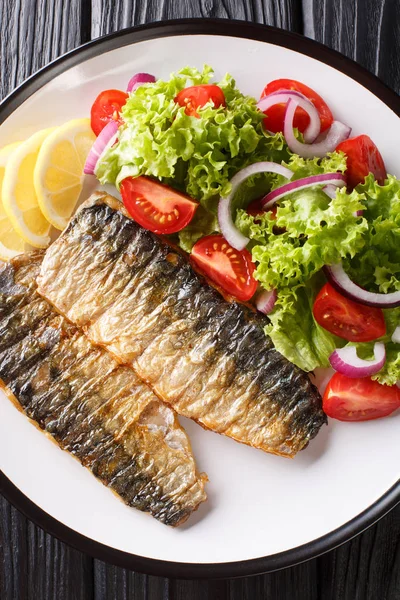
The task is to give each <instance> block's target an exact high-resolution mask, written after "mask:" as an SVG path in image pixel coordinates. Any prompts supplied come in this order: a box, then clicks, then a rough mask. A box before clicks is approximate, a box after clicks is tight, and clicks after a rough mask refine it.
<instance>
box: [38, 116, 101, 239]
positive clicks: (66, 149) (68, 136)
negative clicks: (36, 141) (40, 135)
mask: <svg viewBox="0 0 400 600" xmlns="http://www.w3.org/2000/svg"><path fill="white" fill-rule="evenodd" d="M95 139H96V136H95V135H94V133H93V131H92V129H91V127H90V119H75V120H73V121H69V122H68V123H65V125H62V126H61V127H58V128H57V129H56V130H55V131H54V132H53V133H52V134H51V135H49V136H48V138H47V139H46V140H45V141H44V142H43V144H42V147H41V149H40V152H39V156H38V159H37V162H36V167H35V174H34V183H35V190H36V194H37V198H38V202H39V206H40V208H41V211H42V213H43V215H44V216H45V217H46V219H47V220H48V221H49V223H51V224H52V225H53V226H54V227H55V228H56V229H60V230H62V229H65V227H66V226H67V225H68V221H69V219H70V217H71V215H72V213H73V211H74V208H75V206H76V204H77V202H78V199H79V196H80V194H81V191H82V186H83V180H84V173H83V167H84V165H85V161H86V158H87V155H88V154H89V151H90V149H91V147H92V145H93V144H94V142H95Z"/></svg>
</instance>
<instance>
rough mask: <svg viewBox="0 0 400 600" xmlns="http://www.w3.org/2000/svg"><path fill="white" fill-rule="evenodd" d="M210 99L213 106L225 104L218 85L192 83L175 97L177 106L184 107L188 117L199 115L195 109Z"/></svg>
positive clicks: (222, 93)
mask: <svg viewBox="0 0 400 600" xmlns="http://www.w3.org/2000/svg"><path fill="white" fill-rule="evenodd" d="M210 100H212V102H213V103H214V108H218V107H219V106H226V102H225V96H224V92H223V91H222V90H221V88H220V87H218V85H211V84H207V85H193V86H192V87H187V88H185V89H184V90H181V91H180V92H179V94H178V95H177V97H176V98H175V102H177V103H178V104H179V106H185V107H186V108H185V113H186V114H187V115H189V117H199V116H200V115H199V113H198V112H197V109H198V108H201V107H202V106H205V105H206V104H207V102H209V101H210Z"/></svg>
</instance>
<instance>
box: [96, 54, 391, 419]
mask: <svg viewBox="0 0 400 600" xmlns="http://www.w3.org/2000/svg"><path fill="white" fill-rule="evenodd" d="M212 77H213V69H212V68H211V67H209V66H205V67H204V68H203V70H202V71H198V70H197V69H195V68H189V67H185V68H183V69H181V70H180V71H178V72H177V73H174V74H172V75H171V77H170V79H169V80H168V81H164V80H161V79H160V80H156V79H155V77H153V76H150V75H148V74H138V75H136V76H135V77H133V78H132V80H131V82H130V86H129V92H128V93H127V94H125V96H126V97H125V99H123V100H121V99H120V100H119V105H118V103H117V104H116V101H115V102H114V103H113V102H112V98H111V96H112V94H111V96H110V97H109V98H108V99H107V102H108V103H109V113H110V117H109V119H108V120H105V121H104V119H103V121H104V123H102V124H99V123H100V121H99V118H100V117H99V114H100V112H99V110H98V109H99V106H98V105H97V106H96V102H97V103H99V98H100V97H99V98H98V99H97V100H96V102H95V103H94V105H93V108H92V127H93V129H94V131H95V132H96V133H99V138H98V139H100V136H102V135H103V148H102V152H97V157H95V158H96V160H94V162H93V165H92V172H94V173H95V174H96V176H97V177H98V179H99V180H100V182H101V183H103V184H105V183H111V184H114V185H115V186H116V187H117V188H118V189H119V190H120V191H121V195H122V199H123V201H124V204H125V206H126V208H127V210H128V211H129V212H130V213H131V215H132V217H133V218H134V219H135V220H137V221H138V222H139V223H140V224H141V225H142V226H144V227H147V228H148V229H150V230H151V231H154V232H155V233H157V234H163V235H168V236H170V239H171V240H172V241H173V242H174V243H175V244H178V245H179V246H180V247H181V248H182V250H184V251H185V252H187V253H191V254H192V259H193V260H194V261H195V262H196V264H197V265H198V266H199V268H200V269H202V270H203V272H204V273H205V275H206V276H208V278H209V279H210V280H212V281H213V282H214V284H215V285H216V286H218V287H219V289H220V290H221V292H222V293H223V294H224V295H226V297H227V298H229V299H232V298H236V299H237V300H239V301H241V302H245V303H251V304H252V305H253V306H254V307H255V308H256V309H258V310H260V311H261V312H263V313H264V314H267V315H268V316H267V317H266V318H265V321H264V325H263V327H264V331H265V334H266V335H268V336H270V337H271V339H272V341H273V343H274V345H275V347H276V349H277V350H278V351H279V352H280V353H282V354H283V355H284V356H285V357H286V358H287V359H288V360H289V361H291V362H292V363H294V364H296V365H297V366H298V367H300V368H301V369H303V370H305V371H313V370H314V369H316V368H317V367H329V366H333V367H334V369H335V371H336V372H337V373H336V375H335V376H334V377H333V378H332V385H331V386H330V387H329V386H328V391H327V392H326V400H325V398H324V409H325V410H326V412H327V414H331V416H334V417H336V418H340V419H342V420H364V419H368V418H376V417H377V416H383V415H384V414H388V413H389V412H392V410H394V409H395V408H397V407H398V406H399V405H400V392H399V390H398V388H397V387H396V383H397V382H398V380H400V353H399V351H400V343H399V342H400V335H399V331H400V329H399V325H400V182H399V181H398V180H397V179H396V177H394V176H391V175H387V173H386V169H385V165H384V162H383V159H382V157H381V155H380V153H379V150H378V148H377V147H376V146H375V144H374V143H373V142H372V140H371V139H370V138H369V137H368V136H367V135H359V136H356V137H351V130H350V127H348V126H347V125H346V124H343V123H340V122H338V121H336V120H335V119H334V116H333V114H332V112H331V110H330V108H329V106H328V105H327V104H326V102H325V101H324V100H323V99H322V98H321V97H320V96H319V95H318V94H317V93H316V92H315V91H314V90H312V89H311V88H309V87H308V86H306V85H305V84H303V83H300V82H297V81H295V80H289V79H281V80H276V81H273V82H270V83H269V84H268V85H266V86H265V88H264V90H263V91H262V95H261V99H260V100H259V101H257V100H256V99H254V98H252V97H250V96H246V95H244V94H243V93H242V92H241V91H240V90H239V89H238V87H237V86H236V84H235V80H234V79H233V77H232V76H231V75H225V77H223V79H222V80H220V81H219V82H217V83H212V82H211V80H212ZM260 83H261V85H260V88H261V87H262V85H263V84H264V83H265V82H260ZM112 91H113V90H109V92H112ZM260 91H261V89H260ZM104 94H105V92H104V93H103V99H102V101H101V102H102V103H103V104H102V106H101V108H102V110H103V109H104V104H105V100H104ZM120 94H122V92H120ZM100 96H101V95H100ZM124 102H125V103H124ZM107 106H108V105H107ZM103 112H104V110H103ZM104 125H106V127H104ZM96 129H97V131H96ZM100 131H101V133H100ZM98 156H100V158H98ZM92 158H93V157H92ZM89 172H90V171H89ZM339 376H340V377H341V378H342V379H341V381H340V382H339V379H338V378H339ZM335 377H337V381H336V386H335V382H334V381H333V380H334V378H335ZM345 380H349V381H348V382H347V387H346V385H345V384H344V383H343V382H344V381H345ZM361 380H362V384H363V386H364V387H363V390H364V391H363V395H364V398H366V397H367V396H370V395H371V394H375V392H376V389H378V392H379V390H380V393H381V394H383V395H382V397H383V396H385V394H389V392H388V390H390V393H391V396H390V400H391V404H390V402H389V400H388V401H387V402H386V403H384V404H385V407H386V405H387V404H390V408H391V409H390V410H389V409H387V408H385V407H384V408H382V406H379V402H378V401H377V400H375V402H373V403H370V404H371V406H370V404H368V403H367V406H364V405H362V406H355V405H354V402H353V400H354V399H355V398H356V397H358V395H359V391H360V389H361V388H360V385H361V384H360V383H359V382H360V381H361ZM374 382H378V383H379V384H385V386H393V387H392V388H386V387H385V388H384V387H382V386H380V387H379V388H376V385H377V384H376V383H374ZM339 383H340V385H339ZM345 383H346V382H345ZM367 384H368V385H369V386H372V387H370V388H367V387H365V386H366V385H367ZM356 385H358V388H357V390H358V391H357V390H356V391H355V386H356ZM374 386H375V387H374ZM343 390H345V392H343ZM327 394H328V395H327ZM329 394H330V397H328V396H329ZM343 394H345V395H346V399H347V400H346V401H347V405H346V406H345V408H343V406H342V404H343V398H344V395H343ZM357 394H358V395H357ZM375 395H376V394H375ZM378 395H379V394H378ZM332 398H333V400H334V401H333V400H332ZM338 398H339V400H340V401H339V400H338ZM385 398H386V396H385ZM340 402H342V404H341V403H340ZM333 404H334V405H335V406H333V407H332V405H333ZM361 404H362V403H361ZM364 404H365V402H364ZM339 405H340V406H339ZM385 411H386V412H385Z"/></svg>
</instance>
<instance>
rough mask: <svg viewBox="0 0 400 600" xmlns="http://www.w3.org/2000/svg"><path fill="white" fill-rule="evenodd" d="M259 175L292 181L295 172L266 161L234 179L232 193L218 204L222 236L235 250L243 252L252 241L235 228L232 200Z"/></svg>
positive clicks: (250, 167)
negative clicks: (242, 184)
mask: <svg viewBox="0 0 400 600" xmlns="http://www.w3.org/2000/svg"><path fill="white" fill-rule="evenodd" d="M257 173H276V174H277V175H283V177H287V179H290V178H291V177H292V176H293V171H291V170H290V169H288V168H287V167H284V166H282V165H280V164H278V163H274V162H269V161H265V162H258V163H253V164H252V165H249V166H248V167H245V168H244V169H242V170H241V171H239V172H238V173H236V175H234V176H233V177H232V179H231V180H230V184H231V191H230V193H229V194H228V196H226V197H225V198H221V199H220V201H219V204H218V223H219V227H220V230H221V233H222V235H223V236H224V238H225V239H226V241H227V242H228V243H229V244H230V245H231V246H232V247H233V248H235V250H243V248H246V246H247V244H248V243H249V241H250V240H249V238H247V237H246V236H244V235H243V234H242V233H241V232H240V231H239V230H238V229H237V228H236V227H235V224H234V222H233V219H232V207H231V203H232V199H233V197H234V195H235V192H236V190H237V189H238V187H239V185H240V184H241V183H243V181H245V179H247V178H248V177H251V175H256V174H257Z"/></svg>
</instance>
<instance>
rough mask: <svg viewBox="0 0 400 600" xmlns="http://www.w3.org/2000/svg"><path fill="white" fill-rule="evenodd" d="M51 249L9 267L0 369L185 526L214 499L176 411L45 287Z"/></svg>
mask: <svg viewBox="0 0 400 600" xmlns="http://www.w3.org/2000/svg"><path fill="white" fill-rule="evenodd" d="M42 257H43V254H42V253H36V254H34V255H26V256H22V257H18V258H16V259H13V260H12V261H11V263H8V264H3V265H2V267H1V269H0V332H1V333H0V377H1V380H2V382H3V384H4V385H5V386H6V392H7V393H8V395H9V396H10V397H11V398H12V399H13V401H14V402H15V403H16V404H17V406H19V407H20V408H22V409H23V410H24V412H25V413H26V414H27V415H28V416H29V417H30V418H31V419H33V420H34V421H35V422H36V423H37V424H38V425H39V427H41V428H42V429H44V430H45V431H46V432H48V433H49V434H51V436H53V438H54V439H55V440H56V441H57V442H58V444H59V445H60V446H61V448H63V449H64V450H68V451H69V452H71V453H72V454H74V455H75V456H76V457H77V458H78V459H79V461H80V462H81V463H82V464H83V465H85V466H86V467H87V468H88V469H90V471H92V473H93V474H94V475H95V476H96V477H98V478H99V479H100V480H101V481H102V482H103V483H104V484H105V485H107V486H109V487H110V488H111V489H112V490H113V491H114V492H116V493H117V494H118V495H119V496H120V497H121V498H122V499H123V500H124V501H125V502H126V503H127V504H128V505H129V506H133V507H135V508H138V509H139V510H142V511H146V512H149V513H151V515H153V517H155V518H156V519H159V520H160V521H161V522H162V523H165V524H167V525H174V526H175V525H179V524H180V523H182V522H183V521H185V520H186V519H187V517H188V516H189V515H190V514H191V513H192V512H193V511H194V510H196V508H197V507H198V505H199V504H200V502H203V501H204V500H205V499H206V495H205V492H204V483H205V479H206V477H205V476H204V475H198V474H197V472H196V468H195V463H194V459H193V456H192V453H191V448H190V443H189V440H188V438H187V436H186V433H185V432H184V430H183V429H182V427H181V426H180V425H179V422H178V420H177V418H176V415H175V413H174V411H173V410H171V409H170V408H169V407H168V406H166V405H165V404H164V403H162V402H161V401H160V400H159V399H158V398H157V397H156V396H155V395H154V394H153V392H152V391H151V390H150V388H149V387H148V386H146V385H145V384H143V383H142V381H141V380H139V378H138V377H137V376H136V375H135V373H134V372H133V370H132V369H130V368H127V367H124V366H120V365H119V364H118V363H117V362H116V361H115V360H114V359H113V357H112V356H111V355H110V354H109V353H108V352H106V351H104V350H103V349H101V348H99V347H94V346H93V345H92V344H91V343H90V341H89V340H88V339H87V337H86V336H85V335H84V334H83V333H82V332H81V331H80V330H79V329H77V327H75V326H74V325H71V324H69V323H68V322H67V321H66V319H65V318H64V317H62V316H60V315H58V314H57V313H56V312H55V311H54V309H53V307H52V306H51V305H50V304H49V303H48V302H47V301H46V300H44V299H43V298H41V297H40V296H39V295H38V294H37V293H36V291H35V288H36V283H35V278H36V276H37V275H38V271H39V267H40V262H41V260H42Z"/></svg>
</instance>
